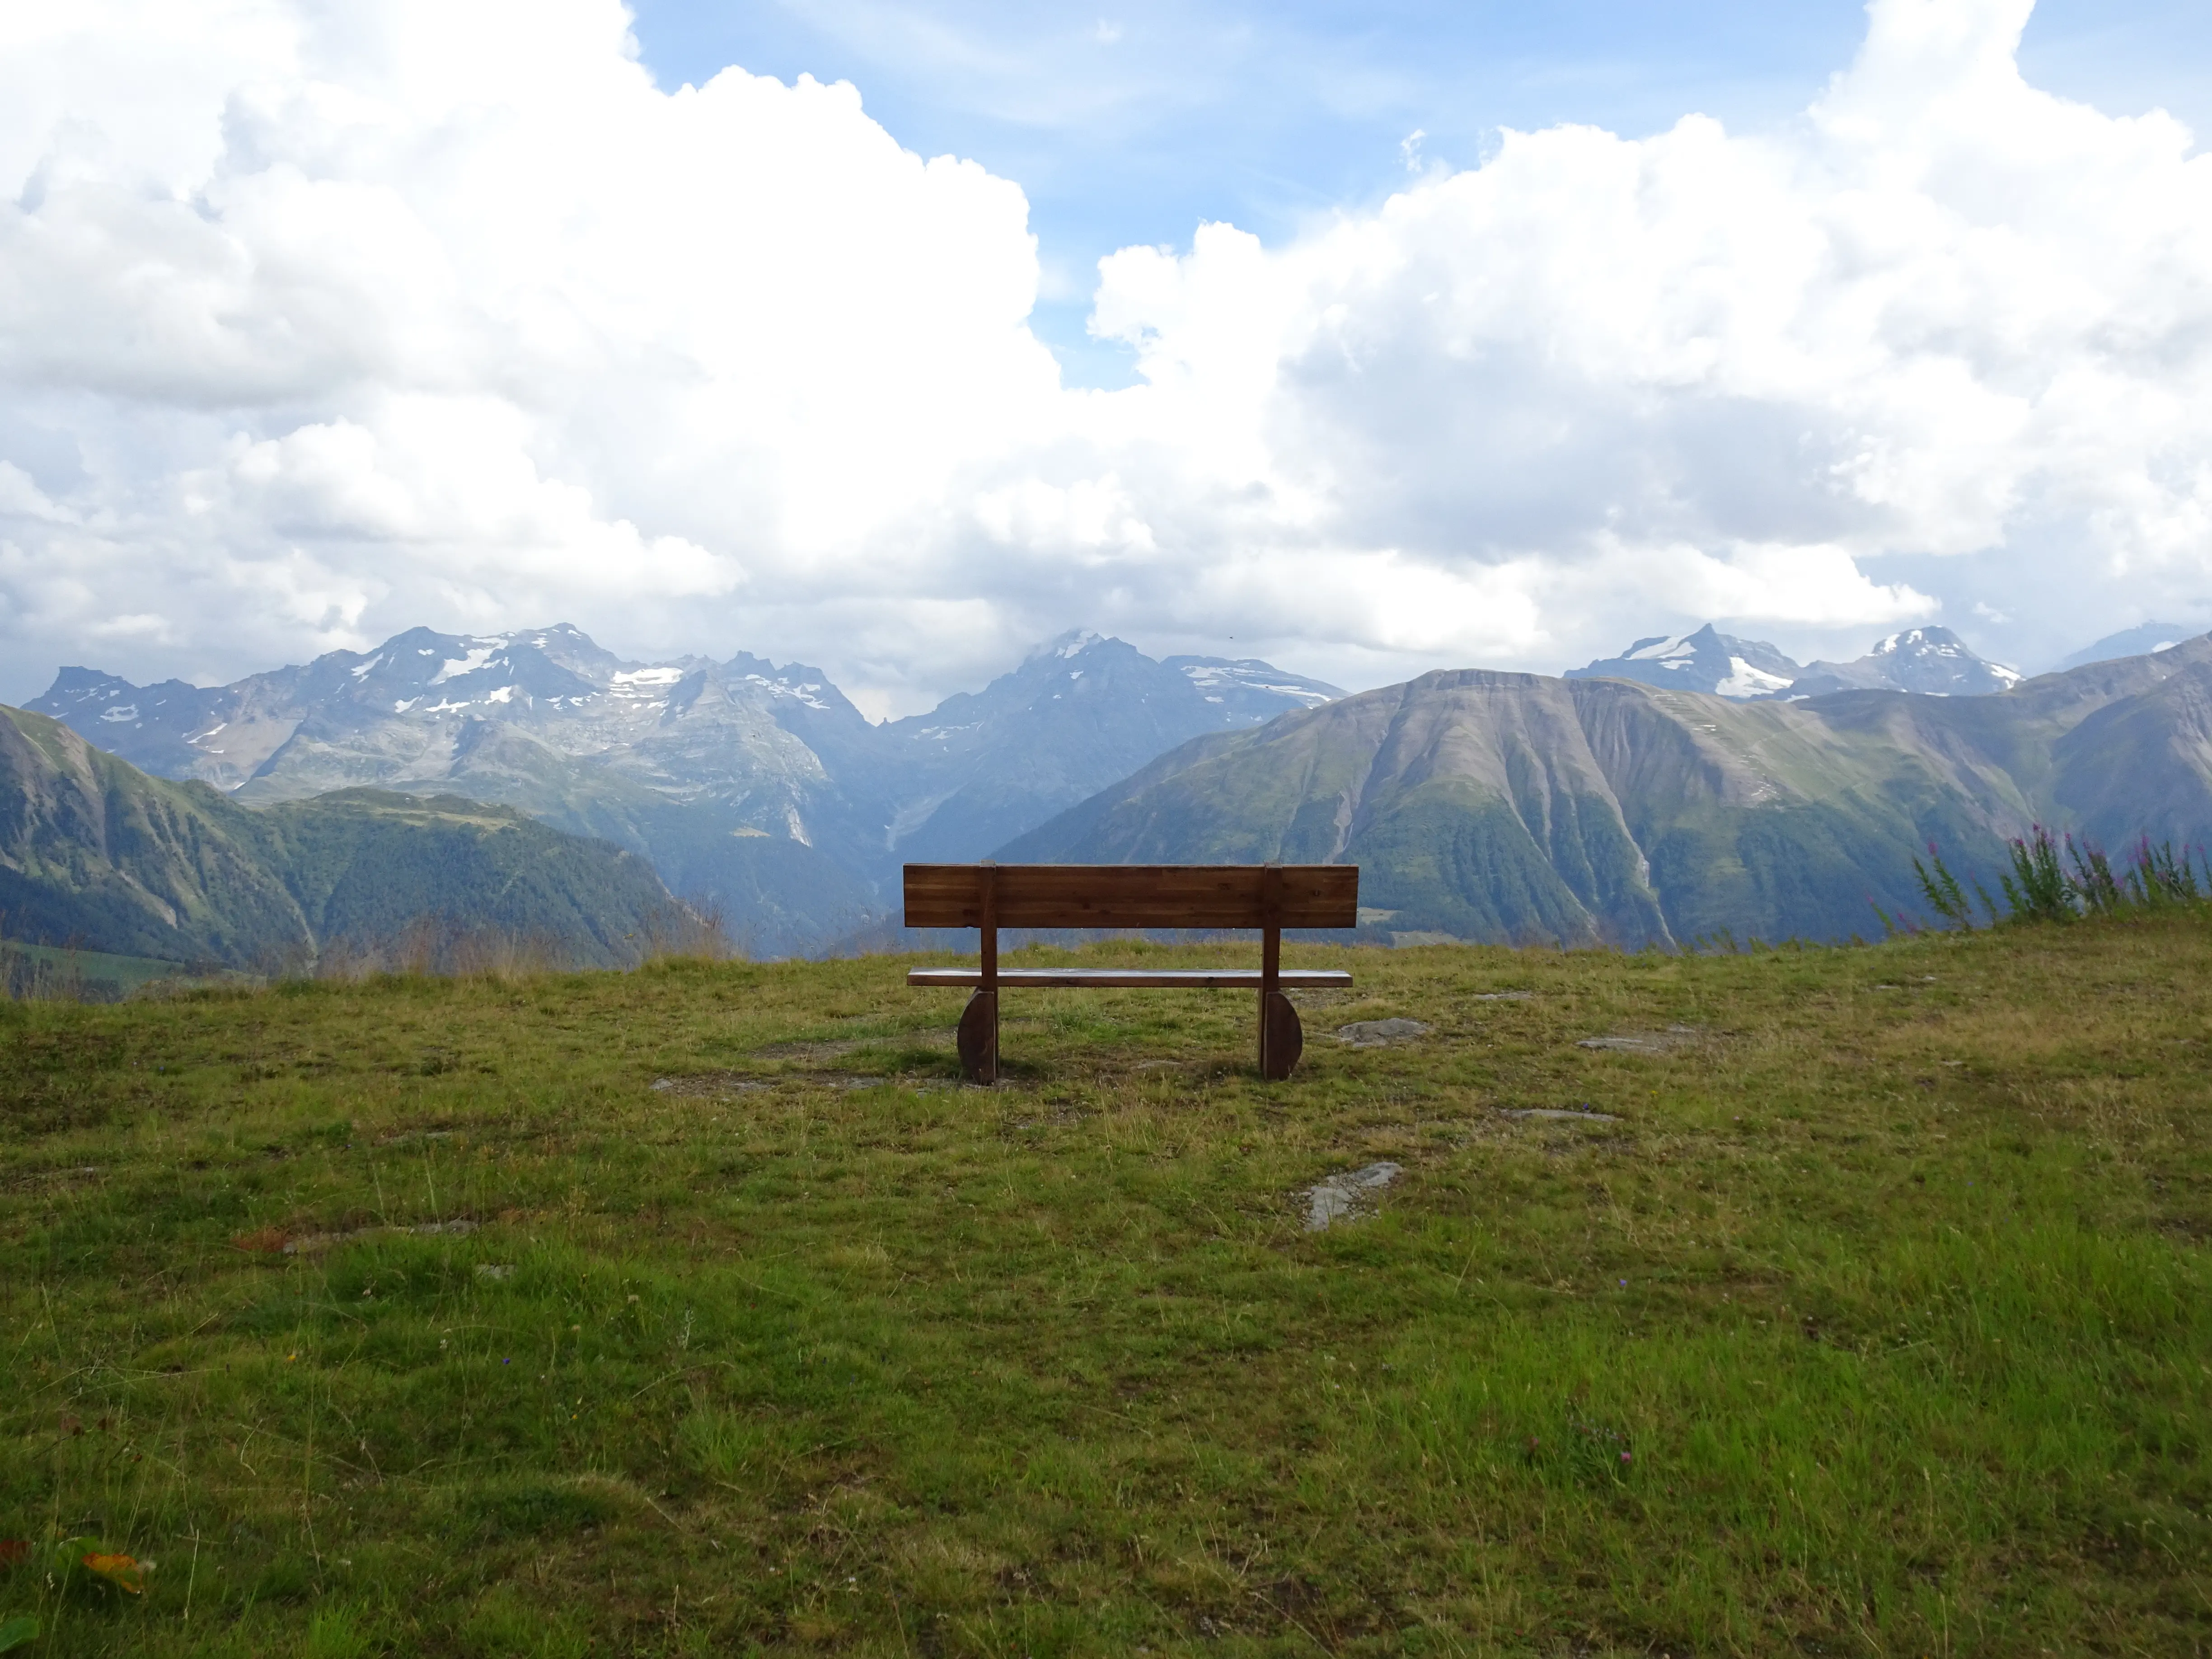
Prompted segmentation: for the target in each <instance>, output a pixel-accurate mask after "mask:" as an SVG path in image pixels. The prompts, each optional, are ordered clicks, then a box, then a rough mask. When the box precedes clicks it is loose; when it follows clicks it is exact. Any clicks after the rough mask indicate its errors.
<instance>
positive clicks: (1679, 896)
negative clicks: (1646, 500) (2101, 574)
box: [999, 638, 2212, 944]
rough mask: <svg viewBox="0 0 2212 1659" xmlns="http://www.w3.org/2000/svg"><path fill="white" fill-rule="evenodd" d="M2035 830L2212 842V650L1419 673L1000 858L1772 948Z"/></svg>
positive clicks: (1414, 911)
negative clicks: (1302, 879)
mask: <svg viewBox="0 0 2212 1659" xmlns="http://www.w3.org/2000/svg"><path fill="white" fill-rule="evenodd" d="M2037 822H2041V823H2050V824H2056V825H2060V826H2063V827H2069V828H2073V829H2078V830H2081V831H2084V832H2086V833H2087V834H2089V835H2090V836H2094V837H2097V838H2099V839H2100V840H2102V841H2103V842H2105V843H2106V844H2107V845H2108V846H2112V847H2113V848H2119V847H2121V846H2123V845H2124V844H2125V843H2127V842H2130V841H2132V840H2133V838H2134V837H2135V836H2136V835H2138V834H2141V833H2146V832H2147V833H2148V834H2150V835H2151V836H2154V837H2159V838H2161V839H2163V838H2166V837H2172V838H2173V839H2175V840H2176V841H2177V842H2200V841H2203V839H2205V838H2206V837H2208V836H2212V638H2208V639H2205V640H2198V641H2191V642H2188V643H2186V644H2184V645H2180V646H2177V647H2174V648H2172V650H2169V651H2166V652H2163V653H2159V654H2157V655H2155V656H2145V657H2135V658H2130V659H2125V660H2124V661H2118V662H2111V663H2104V664H2100V665H2094V666H2092V667H2087V668H2081V669H2077V670H2075V671H2072V672H2070V673H2067V674H2062V675H2048V676H2045V677H2044V678H2039V679H2036V680H2031V681H2028V682H2027V683H2025V684H2021V685H2020V686H2018V687H2016V688H2015V689H2014V690H2010V691H2008V692H2002V693H1996V694H1992V695H1990V696H1972V697H1965V696H1952V697H1935V696H1920V695H1913V694H1910V693H1900V692H1897V691H1888V690H1856V691H1847V692H1843V693H1840V694H1837V695H1832V696H1825V697H1817V698H1811V699H1806V700H1801V701H1790V700H1786V699H1778V698H1770V699H1764V700H1759V701H1741V700H1735V699H1730V698H1727V697H1720V696H1709V695H1703V694H1699V693H1695V692H1686V691H1675V690H1668V689H1662V688H1659V687H1654V686H1650V685H1648V684H1641V683H1636V682H1632V681H1628V680H1625V679H1621V678H1611V677H1607V678H1571V679H1549V678H1544V677H1542V676H1539V675H1534V674H1499V673H1487V672H1478V671H1467V672H1459V673H1437V674H1429V675H1425V676H1424V677H1422V678H1419V679H1417V680H1414V681H1413V682H1412V683H1410V684H1406V685H1399V686H1390V687H1388V688H1385V689H1384V690H1378V691H1370V692H1365V693H1363V694H1361V695H1359V696H1351V697H1346V698H1345V699H1343V700H1342V701H1340V702H1332V703H1330V704H1328V706H1326V707H1324V708H1316V709H1314V710H1312V711H1310V712H1309V713H1305V714H1293V715H1289V716H1285V717H1284V718H1281V719H1279V720H1275V721H1273V723H1271V724H1270V725H1268V726H1265V727H1262V728H1261V729H1260V730H1258V731H1255V732H1225V733H1221V734H1218V735H1214V736H1209V737H1205V738H1199V739H1197V740H1195V741H1194V742H1192V743H1188V744H1184V745H1183V746H1182V748H1180V749H1177V750H1175V751H1173V752H1172V753H1170V754H1168V755H1164V756H1163V757H1160V758H1159V759H1158V760H1157V761H1154V762H1153V763H1152V764H1151V765H1149V766H1147V767H1146V768H1145V769H1143V770H1141V771H1139V773H1137V774H1136V775H1134V776H1133V777H1131V778H1129V779H1127V780H1126V781H1123V782H1122V783H1121V784H1118V785H1116V786H1115V787H1114V788H1112V789H1109V790H1107V791H1104V792H1103V793H1100V794H1098V795H1097V796H1095V797H1093V798H1092V799H1090V800H1087V801H1085V802H1084V803H1083V804H1081V805H1079V806H1077V807H1075V808H1074V809H1073V810H1072V811H1068V812H1066V813H1063V814H1062V815H1061V816H1060V817H1058V818H1055V819H1054V820H1053V821H1052V822H1051V823H1048V824H1046V825H1044V826H1042V828H1040V829H1036V830H1033V831H1031V832H1030V834H1028V835H1026V836H1021V837H1019V838H1018V839H1017V840H1015V841H1014V842H1011V843H1010V844H1009V845H1007V846H1006V847H1005V848H1002V849H1001V850H1000V854H999V856H1000V857H1001V858H1002V859H1005V860H1009V861H1030V860H1035V861H1046V862H1049V861H1057V860H1068V861H1073V862H1100V863H1143V862H1148V861H1153V860H1158V861H1161V862H1181V861H1185V860H1189V861H1212V860H1238V861H1243V860H1268V859H1281V860H1286V861H1304V860H1314V861H1340V862H1345V863H1356V864H1358V865H1359V866H1360V867H1361V880H1360V889H1361V901H1362V904H1363V906H1364V920H1365V921H1367V923H1368V924H1369V925H1370V927H1373V928H1376V929H1379V930H1381V931H1384V932H1393V933H1448V934H1451V935H1454V936H1456V937H1461V938H1467V939H1492V940H1513V939H1565V940H1568V941H1577V940H1583V941H1586V940H1593V939H1613V940H1616V941H1619V942H1621V943H1624V944H1635V943H1639V942H1646V941H1656V942H1662V943H1663V942H1667V941H1670V940H1671V941H1676V942H1680V941H1686V940H1690V939H1696V938H1699V937H1700V936H1705V935H1710V934H1712V933H1716V932H1717V931H1718V930H1721V929H1723V928H1725V929H1729V930H1730V931H1732V932H1733V933H1735V934H1736V935H1737V936H1739V937H1746V936H1750V935H1754V934H1755V935H1758V936H1759V937H1762V938H1765V939H1784V938H1788V937H1790V936H1792V935H1804V936H1808V937H1838V936H1842V935H1847V934H1850V933H1864V932H1867V931H1869V930H1870V929H1871V928H1873V927H1876V926H1878V924H1877V923H1876V922H1875V916H1874V911H1873V909H1872V908H1870V906H1869V899H1872V900H1875V901H1876V902H1880V903H1881V904H1882V905H1884V906H1885V907H1887V908H1892V909H1906V910H1917V909H1920V908H1923V905H1922V901H1921V899H1920V896H1919V893H1918V891H1917V883H1916V882H1915V880H1914V878H1913V874H1912V869H1911V860H1912V858H1913V856H1914V855H1915V854H1917V853H1919V852H1920V851H1921V850H1922V848H1923V847H1924V846H1925V845H1926V843H1927V842H1928V841H1929V840H1930V839H1931V838H1932V839H1934V840H1936V841H1937V842H1940V843H1941V844H1942V846H1943V847H1944V848H1945V849H1946V851H1947V854H1948V855H1949V856H1950V857H1951V858H1952V859H1953V860H1954V861H1955V863H1956V865H1957V866H1959V867H1960V868H1964V869H1972V868H1974V867H1976V866H1979V867H1980V868H1982V869H1983V870H1984V871H1988V870H1990V869H1991V868H1992V867H1993V866H1996V864H1997V863H1998V862H1999V861H2000V860H2001V857H2002V846H2003V842H2004V841H2005V840H2006V839H2007V838H2008V837H2010V836H2016V835H2020V834H2022V833H2024V832H2026V830H2027V829H2028V828H2029V826H2030V825H2031V824H2033V823H2037Z"/></svg>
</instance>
